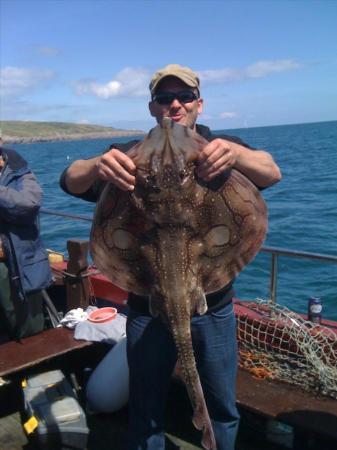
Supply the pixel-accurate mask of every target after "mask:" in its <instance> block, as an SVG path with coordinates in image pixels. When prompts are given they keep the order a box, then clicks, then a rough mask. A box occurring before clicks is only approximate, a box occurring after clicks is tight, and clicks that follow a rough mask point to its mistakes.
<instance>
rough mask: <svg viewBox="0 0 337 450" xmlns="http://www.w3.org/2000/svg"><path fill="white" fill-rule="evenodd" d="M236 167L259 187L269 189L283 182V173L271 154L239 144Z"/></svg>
mask: <svg viewBox="0 0 337 450" xmlns="http://www.w3.org/2000/svg"><path fill="white" fill-rule="evenodd" d="M232 145H236V146H238V147H237V154H238V157H237V159H236V162H235V164H234V167H235V168H236V169H237V170H239V171H240V172H241V173H243V174H244V175H246V176H247V177H248V178H249V179H250V180H251V181H252V182H253V183H254V184H256V185H257V186H259V187H268V186H271V185H273V184H275V183H277V182H278V181H280V180H281V177H282V176H281V171H280V169H279V167H278V165H277V164H276V163H275V161H274V160H273V157H272V156H271V155H270V153H267V152H265V151H263V150H249V149H247V148H246V147H243V146H242V145H239V144H232Z"/></svg>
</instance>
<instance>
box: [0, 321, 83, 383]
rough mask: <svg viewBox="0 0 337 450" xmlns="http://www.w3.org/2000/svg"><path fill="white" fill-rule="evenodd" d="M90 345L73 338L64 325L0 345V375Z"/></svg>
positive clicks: (70, 331) (8, 373)
mask: <svg viewBox="0 0 337 450" xmlns="http://www.w3.org/2000/svg"><path fill="white" fill-rule="evenodd" d="M90 345H92V343H91V342H90V341H79V340H76V339H74V337H73V331H72V330H69V329H67V328H64V327H60V328H52V329H49V330H45V331H43V332H42V333H39V334H36V335H35V336H30V337H28V338H24V339H21V340H20V341H10V342H6V343H4V344H1V345H0V376H2V377H5V376H6V375H11V374H13V373H16V372H19V371H21V370H23V369H27V368H30V367H33V366H36V365H38V364H40V363H41V362H44V361H47V360H50V359H52V358H55V357H56V356H60V355H64V354H66V353H69V352H71V351H74V350H79V349H82V348H84V347H88V346H90Z"/></svg>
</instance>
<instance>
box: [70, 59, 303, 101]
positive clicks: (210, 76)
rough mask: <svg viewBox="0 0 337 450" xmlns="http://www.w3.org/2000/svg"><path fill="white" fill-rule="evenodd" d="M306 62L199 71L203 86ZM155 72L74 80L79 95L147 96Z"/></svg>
mask: <svg viewBox="0 0 337 450" xmlns="http://www.w3.org/2000/svg"><path fill="white" fill-rule="evenodd" d="M301 67H303V65H302V64H301V63H299V62H297V61H295V60H293V59H283V60H275V61H257V62H256V63H254V64H251V65H249V66H246V67H243V68H239V69H235V68H228V67H227V68H223V69H217V70H202V71H199V72H198V74H199V76H200V80H201V83H202V84H203V85H204V84H206V85H210V84H219V83H229V82H233V81H241V80H246V79H254V78H263V77H266V76H268V75H271V74H273V73H278V72H285V71H289V70H295V69H299V68H301ZM151 75H152V72H150V71H149V70H148V69H144V68H133V67H126V68H125V69H123V70H121V71H120V72H119V73H117V75H116V76H115V77H114V78H113V79H111V80H109V81H107V82H106V83H98V82H97V81H94V80H82V81H77V82H75V83H73V85H74V89H75V92H76V94H77V95H93V96H95V97H98V98H101V99H105V100H107V99H109V98H112V97H118V96H130V97H136V96H145V95H148V84H149V80H150V78H151Z"/></svg>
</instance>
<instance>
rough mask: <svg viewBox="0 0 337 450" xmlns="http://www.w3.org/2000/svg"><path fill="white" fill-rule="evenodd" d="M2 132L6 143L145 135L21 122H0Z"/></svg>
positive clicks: (121, 130) (109, 128)
mask: <svg viewBox="0 0 337 450" xmlns="http://www.w3.org/2000/svg"><path fill="white" fill-rule="evenodd" d="M0 130H1V137H2V139H3V140H4V141H5V142H6V141H7V142H22V141H39V140H67V139H70V140H74V139H85V138H89V139H90V138H99V137H113V136H129V135H137V134H143V132H142V131H140V130H123V129H119V128H113V127H104V126H100V125H87V124H75V123H66V122H29V121H19V120H18V121H17V120H4V121H0Z"/></svg>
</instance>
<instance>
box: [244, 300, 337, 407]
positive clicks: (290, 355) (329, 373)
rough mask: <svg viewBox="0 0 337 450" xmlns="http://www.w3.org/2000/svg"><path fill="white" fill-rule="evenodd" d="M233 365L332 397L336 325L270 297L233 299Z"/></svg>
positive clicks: (336, 374) (336, 381)
mask: <svg viewBox="0 0 337 450" xmlns="http://www.w3.org/2000/svg"><path fill="white" fill-rule="evenodd" d="M236 317H237V333H238V342H239V365H240V367H241V368H243V369H246V370H248V371H250V372H251V373H252V374H253V375H254V376H256V377H262V378H267V379H275V380H279V381H284V382H288V383H291V384H295V385H299V386H301V387H302V388H304V389H305V390H307V391H311V392H316V393H319V394H322V395H326V396H329V397H332V398H335V399H337V329H333V328H328V327H326V326H321V325H318V324H314V323H312V322H309V321H307V320H305V319H304V318H303V317H302V316H301V315H299V314H297V313H295V312H293V311H291V310H289V309H288V308H286V307H284V306H281V305H278V304H274V303H271V302H267V301H263V300H257V301H256V302H237V303H236Z"/></svg>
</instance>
